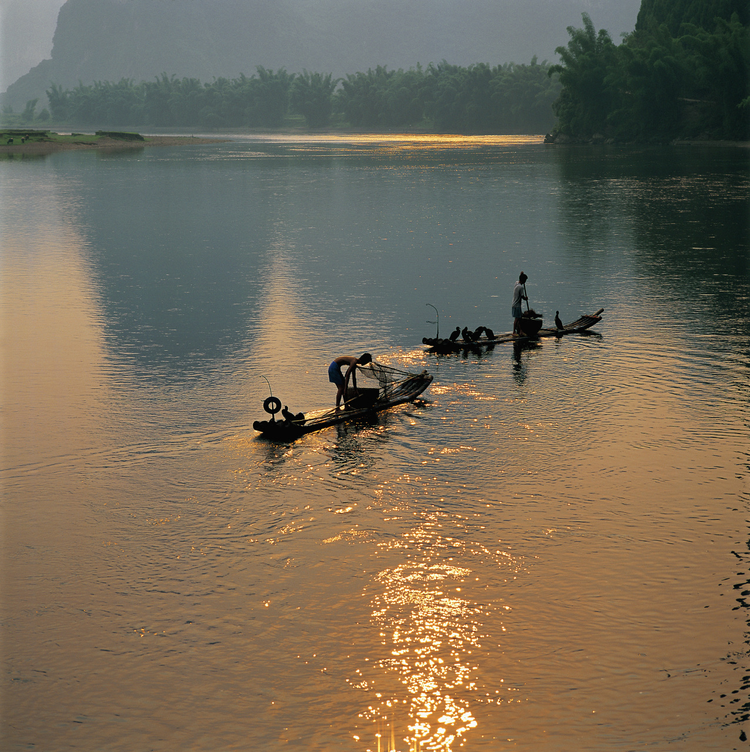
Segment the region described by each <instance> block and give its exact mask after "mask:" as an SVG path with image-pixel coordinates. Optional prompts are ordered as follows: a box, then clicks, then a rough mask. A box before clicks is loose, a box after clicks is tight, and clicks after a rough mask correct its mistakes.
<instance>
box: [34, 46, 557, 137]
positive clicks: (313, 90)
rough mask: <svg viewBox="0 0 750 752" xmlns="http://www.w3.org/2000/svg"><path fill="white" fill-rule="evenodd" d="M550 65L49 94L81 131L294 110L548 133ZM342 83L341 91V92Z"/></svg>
mask: <svg viewBox="0 0 750 752" xmlns="http://www.w3.org/2000/svg"><path fill="white" fill-rule="evenodd" d="M549 70H550V66H549V65H548V64H547V63H538V62H537V60H536V58H534V59H533V60H532V61H531V63H530V64H529V65H516V64H513V63H510V64H507V65H501V66H497V67H491V66H489V65H486V64H478V65H472V66H469V67H468V68H463V67H461V66H457V65H449V64H448V63H446V62H443V63H440V64H439V65H437V66H435V65H430V66H429V67H428V68H427V69H426V70H423V69H422V68H421V67H419V66H418V67H417V68H412V69H410V70H407V71H405V70H401V69H399V70H387V69H386V68H384V67H380V66H379V67H377V68H376V69H375V70H368V71H367V72H366V73H356V74H350V75H347V76H346V78H345V79H343V80H342V81H339V80H336V79H333V77H332V75H331V74H321V73H310V72H308V71H304V72H303V73H302V74H296V75H295V74H291V73H287V72H286V71H285V70H283V69H281V70H279V71H276V72H273V71H269V70H266V69H264V68H258V70H257V74H255V75H253V76H251V77H247V76H244V75H241V76H240V77H239V78H237V79H232V80H229V79H226V78H219V79H215V80H214V81H212V82H211V83H201V82H200V81H198V80H197V79H193V78H182V79H178V78H176V77H175V76H172V77H169V76H167V75H166V74H162V75H161V76H160V77H159V78H157V79H156V80H155V81H148V82H142V83H138V84H136V83H134V82H133V81H131V80H129V79H122V80H121V81H119V82H118V83H110V82H97V83H95V84H92V85H90V86H84V85H83V84H79V85H78V86H77V87H76V88H74V89H69V90H63V89H62V88H61V87H59V86H55V85H52V86H51V87H50V89H48V91H47V97H48V99H49V103H50V111H51V117H52V120H53V121H54V122H58V123H70V124H75V125H114V124H119V125H123V124H127V125H152V126H157V127H194V126H200V127H204V128H236V127H263V128H278V127H279V126H281V125H282V124H283V122H284V119H285V117H286V116H287V114H288V112H291V113H295V114H297V115H301V116H302V117H304V119H305V121H306V123H307V125H308V127H310V128H320V127H324V126H326V125H329V124H330V122H331V120H332V118H333V117H334V116H335V115H338V116H339V118H340V120H339V122H342V121H343V122H346V123H348V124H349V125H350V126H352V127H355V128H369V129H381V128H386V129H389V128H403V127H417V126H420V127H428V128H434V129H437V130H441V131H448V132H464V133H544V132H547V131H549V130H550V128H551V127H552V125H553V123H554V114H553V112H552V103H553V102H554V100H555V99H556V98H557V96H558V94H559V91H560V85H559V83H558V82H557V79H556V77H554V76H552V77H551V76H550V75H549ZM339 84H340V86H339Z"/></svg>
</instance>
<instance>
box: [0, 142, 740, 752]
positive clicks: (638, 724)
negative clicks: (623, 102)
mask: <svg viewBox="0 0 750 752" xmlns="http://www.w3.org/2000/svg"><path fill="white" fill-rule="evenodd" d="M749 162H750V152H748V150H746V149H740V148H731V147H723V148H722V147H699V146H693V147H688V146H684V147H681V146H672V147H658V148H657V147H654V148H635V147H596V148H594V147H575V148H560V147H554V146H549V145H544V144H543V143H541V139H540V138H538V137H508V138H503V137H491V138H490V137H487V138H482V137H476V138H460V137H432V136H424V137H420V136H412V137H409V136H403V137H401V136H390V137H365V136H352V137H343V136H342V137H333V136H317V137H308V138H304V137H281V136H279V137H271V136H269V137H265V138H264V137H245V136H237V137H232V139H231V140H230V141H228V142H226V143H216V144H208V145H198V146H186V147H174V148H173V147H147V148H144V149H142V150H132V149H128V150H126V151H123V152H104V151H100V152H92V151H86V152H59V153H55V154H51V155H48V156H46V157H38V158H29V157H26V158H19V157H15V158H13V157H9V158H8V159H4V160H2V161H0V186H1V187H2V201H0V222H1V223H2V225H1V226H2V261H1V263H2V267H1V271H2V336H3V351H2V352H3V373H2V389H3V392H2V395H3V406H2V431H3V434H2V435H3V453H2V454H3V461H2V473H1V474H0V480H1V482H2V517H1V518H0V522H1V523H2V552H3V560H2V575H3V576H2V589H1V591H0V599H1V603H2V622H1V624H2V630H1V635H2V636H1V638H0V639H2V644H1V648H2V650H1V654H2V666H3V672H2V705H1V706H0V712H1V714H2V721H3V725H2V736H1V737H0V741H1V745H0V746H2V749H3V750H28V749H36V750H45V751H48V750H53V751H57V750H60V751H63V750H64V751H67V750H85V751H86V752H100V751H101V750H108V751H110V750H111V751H117V752H147V751H151V750H158V751H159V752H173V751H174V750H180V751H187V750H190V751H191V752H192V751H196V752H198V751H200V752H216V751H217V750H219V751H220V750H252V751H255V750H263V751H264V752H276V751H277V750H305V751H306V752H307V751H308V750H325V751H328V750H335V751H339V750H341V751H342V752H343V751H348V750H352V751H354V752H356V751H358V750H361V752H366V750H370V751H371V752H386V751H391V750H398V752H427V751H428V750H441V751H442V752H451V751H453V752H457V751H458V750H466V751H467V752H473V751H480V750H481V751H482V752H497V751H501V752H502V751H505V750H508V751H510V750H514V751H515V750H518V751H523V752H539V751H543V752H546V751H548V750H550V751H555V752H557V751H560V752H568V751H570V752H585V751H589V752H625V751H628V752H629V751H631V750H648V751H649V752H663V751H667V750H670V751H671V750H675V751H679V752H685V751H687V752H691V751H692V750H701V751H705V750H716V751H717V752H726V751H727V750H732V749H740V750H741V749H750V742H748V741H745V740H744V738H745V736H746V735H749V734H750V720H748V718H749V716H750V696H749V689H750V679H749V678H748V675H749V674H750V661H749V659H748V639H750V611H749V610H748V603H749V601H748V596H750V549H749V547H748V541H749V539H750V529H749V526H750V516H749V513H750V481H749V478H750V471H749V464H750V242H749V240H750V170H749V169H748V168H749V167H750V164H749ZM521 270H523V271H525V272H526V273H527V274H528V275H529V281H528V283H527V290H528V295H529V302H530V305H531V307H532V308H534V309H535V310H536V311H538V312H539V313H542V314H543V316H544V322H545V325H547V326H551V325H552V322H553V319H554V316H555V312H556V311H559V312H560V316H561V318H562V319H563V320H564V321H566V322H568V321H573V320H574V319H577V318H578V317H579V316H580V315H581V314H586V313H593V312H594V311H596V310H597V309H599V308H604V313H603V319H602V321H601V322H600V323H599V324H597V325H596V326H595V327H594V329H593V330H592V331H591V333H589V334H587V335H570V336H566V337H562V338H554V337H551V338H545V339H543V340H540V341H539V342H536V343H531V344H528V345H527V346H524V347H518V346H516V347H514V346H513V345H512V344H502V345H498V346H496V347H495V348H494V349H491V350H489V351H484V352H482V353H480V354H477V353H458V354H454V355H435V354H430V353H428V352H426V348H425V347H424V346H423V345H422V338H423V337H433V336H435V334H436V332H437V330H438V329H439V333H440V335H441V336H447V335H448V334H449V333H450V331H451V330H453V329H455V327H456V326H460V327H464V326H468V327H469V328H470V329H473V328H475V327H477V326H480V325H483V326H489V327H491V328H492V329H493V330H494V331H495V332H504V331H509V330H510V329H511V327H512V320H511V317H510V307H511V293H512V288H513V284H514V282H515V280H516V279H517V278H518V274H519V272H520V271H521ZM432 306H434V308H433V307H432ZM435 309H437V311H438V314H439V318H438V315H436V312H435ZM365 350H367V351H369V352H371V353H372V354H373V357H374V358H375V360H376V361H377V362H380V363H384V364H387V365H391V366H395V367H396V368H399V369H403V370H407V371H421V370H423V369H426V370H428V371H429V372H430V373H431V374H432V375H433V376H434V381H433V382H432V384H431V386H430V388H429V389H428V390H427V391H426V392H425V393H424V394H423V395H422V397H421V399H419V400H418V401H416V402H414V403H410V404H407V405H402V406H399V407H396V408H394V409H392V410H390V411H388V412H385V413H382V414H380V415H379V416H378V417H377V418H376V419H373V420H371V421H367V422H365V423H359V424H350V425H342V426H339V427H333V428H329V429H326V430H323V431H320V432H318V433H314V434H310V435H307V436H304V437H302V438H301V439H299V440H297V441H295V442H293V443H289V444H273V443H270V442H268V441H265V440H262V439H259V438H258V437H257V434H256V432H255V431H254V430H253V428H252V423H253V421H254V420H257V419H264V418H266V417H267V416H266V414H265V413H264V412H263V401H264V400H265V399H266V397H268V396H269V393H270V392H272V393H273V395H275V396H278V397H279V398H280V399H281V401H282V402H283V404H285V405H288V406H289V408H290V409H291V410H293V411H295V412H297V411H307V410H312V409H316V408H322V407H333V404H334V399H335V387H334V386H333V385H332V384H330V383H329V382H328V377H327V368H328V364H329V363H330V361H331V360H332V358H334V357H336V356H339V355H345V354H355V355H359V354H361V353H362V352H364V351H365Z"/></svg>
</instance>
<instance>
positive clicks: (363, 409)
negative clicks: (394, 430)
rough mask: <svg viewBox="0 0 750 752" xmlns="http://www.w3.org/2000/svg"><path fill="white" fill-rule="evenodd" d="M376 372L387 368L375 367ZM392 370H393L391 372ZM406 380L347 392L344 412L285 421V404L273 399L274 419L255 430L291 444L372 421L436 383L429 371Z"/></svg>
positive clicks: (269, 403) (255, 425) (302, 415)
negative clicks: (326, 430)
mask: <svg viewBox="0 0 750 752" xmlns="http://www.w3.org/2000/svg"><path fill="white" fill-rule="evenodd" d="M373 365H374V366H375V370H380V371H382V369H385V368H386V367H384V366H378V364H373ZM387 370H389V371H392V370H393V369H387ZM358 372H359V373H360V374H362V373H366V372H367V368H366V367H360V368H359V369H358ZM403 375H404V376H405V378H399V379H392V380H391V379H389V380H385V381H383V380H382V379H380V386H379V387H378V388H369V389H356V390H349V391H348V392H347V400H346V402H345V403H344V407H343V408H342V409H339V410H337V409H335V408H333V409H329V410H317V411H312V412H308V413H298V414H297V415H290V414H288V413H287V415H288V416H289V417H286V418H284V419H283V420H277V419H276V413H278V412H279V410H280V409H281V402H280V401H279V400H278V399H277V398H276V397H270V398H269V399H267V400H266V401H265V403H264V408H265V410H266V412H268V413H270V414H271V419H270V420H262V421H261V420H256V421H255V422H254V423H253V428H254V429H255V430H256V431H258V432H259V433H260V434H261V436H262V437H263V438H266V439H270V440H271V441H281V442H288V441H294V440H295V439H298V438H299V437H300V436H304V435H305V434H307V433H312V432H313V431H320V430H321V429H323V428H328V427H329V426H335V425H337V424H339V423H352V422H356V421H358V420H365V419H369V418H371V417H372V416H374V415H376V414H377V413H379V412H381V411H383V410H387V409H388V408H391V407H394V406H396V405H400V404H403V403H405V402H412V401H413V400H415V399H416V398H417V397H418V396H419V395H420V394H422V392H424V390H425V389H427V387H428V386H429V385H430V384H431V383H432V376H431V375H430V374H429V373H427V371H422V373H413V374H403Z"/></svg>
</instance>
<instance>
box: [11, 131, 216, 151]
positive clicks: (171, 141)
mask: <svg viewBox="0 0 750 752" xmlns="http://www.w3.org/2000/svg"><path fill="white" fill-rule="evenodd" d="M227 140H228V139H226V138H220V137H217V138H206V137H195V136H141V135H139V134H137V133H135V134H133V133H128V134H125V133H123V134H104V133H99V134H93V135H92V134H86V133H70V134H67V133H53V132H51V131H33V130H29V131H23V130H22V129H14V130H12V131H11V130H3V131H0V154H29V155H37V154H50V153H52V152H56V151H75V150H87V149H103V150H109V151H120V150H122V149H142V148H144V147H146V146H195V145H199V144H212V143H221V142H224V141H227Z"/></svg>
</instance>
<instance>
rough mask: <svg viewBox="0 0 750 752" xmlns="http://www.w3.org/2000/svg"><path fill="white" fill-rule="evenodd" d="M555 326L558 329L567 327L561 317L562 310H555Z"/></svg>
mask: <svg viewBox="0 0 750 752" xmlns="http://www.w3.org/2000/svg"><path fill="white" fill-rule="evenodd" d="M555 326H556V327H557V328H558V329H565V326H564V325H563V322H562V321H561V319H560V311H555Z"/></svg>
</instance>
